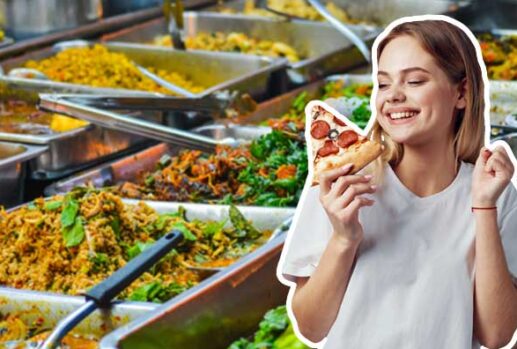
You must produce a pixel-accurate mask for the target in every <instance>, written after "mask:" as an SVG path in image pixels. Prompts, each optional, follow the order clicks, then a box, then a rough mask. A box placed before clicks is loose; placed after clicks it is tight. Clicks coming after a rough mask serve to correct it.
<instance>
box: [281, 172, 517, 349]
mask: <svg viewBox="0 0 517 349" xmlns="http://www.w3.org/2000/svg"><path fill="white" fill-rule="evenodd" d="M473 169H474V166H473V165H472V164H468V163H462V164H461V166H460V169H459V172H458V175H457V176H456V178H455V179H454V181H453V183H451V185H449V187H447V188H446V189H444V190H443V191H441V192H440V193H437V194H434V195H431V196H428V197H424V198H421V197H418V196H416V195H415V194H413V193H412V192H411V191H410V190H408V189H407V188H406V187H405V186H404V185H403V184H402V183H401V182H400V180H399V179H398V177H397V176H396V175H395V173H394V172H393V170H392V169H391V167H389V166H387V167H386V171H385V176H384V183H383V184H382V185H381V186H380V187H379V189H378V190H377V192H376V193H375V194H373V195H372V197H373V199H375V201H376V202H375V204H374V205H373V206H371V207H363V208H361V209H360V214H359V221H360V222H361V224H362V226H363V230H364V239H363V241H362V243H361V245H360V247H359V250H358V258H357V262H356V265H355V269H354V271H353V273H352V276H351V278H350V282H349V284H348V288H347V290H346V293H345V297H344V299H343V302H342V304H341V307H340V309H339V312H338V315H337V318H336V321H335V322H334V324H333V326H332V328H331V329H330V332H329V334H328V336H327V339H326V343H325V345H324V348H329V349H330V348H339V349H348V348H353V349H361V348H386V349H391V348H397V349H403V348H419V349H425V348H432V349H435V348H455V349H456V348H458V349H460V348H479V347H480V346H479V344H478V343H477V341H476V340H475V339H474V338H473V275H474V237H475V232H474V228H475V227H474V225H475V224H474V217H473V214H472V212H471V182H472V171H473ZM318 196H319V187H313V188H310V189H309V192H308V193H307V197H306V198H305V201H304V202H303V203H302V204H303V206H302V207H301V211H300V215H299V218H298V221H297V224H296V226H293V227H292V228H291V231H290V234H292V237H291V235H289V236H290V238H289V239H288V241H289V243H288V244H286V246H285V248H284V251H283V257H282V258H283V259H282V261H283V264H282V265H281V266H279V267H280V270H281V272H282V274H283V275H284V277H286V278H287V279H290V280H294V278H293V276H299V277H307V276H310V275H311V274H312V272H313V271H314V270H315V268H316V266H317V264H318V261H319V259H320V257H321V255H322V253H323V251H324V249H325V248H326V245H327V243H328V241H329V238H330V236H331V233H332V226H331V224H330V222H329V220H328V218H327V215H326V213H325V211H324V209H323V207H322V206H321V204H320V201H319V197H318ZM497 207H498V222H499V228H500V232H501V236H502V241H503V245H504V249H505V254H506V259H507V261H508V265H509V268H510V271H511V272H512V274H513V275H517V191H516V190H515V188H514V187H513V185H512V184H510V185H509V186H508V188H506V190H505V191H504V192H503V194H502V195H501V197H500V199H499V201H498V205H497Z"/></svg>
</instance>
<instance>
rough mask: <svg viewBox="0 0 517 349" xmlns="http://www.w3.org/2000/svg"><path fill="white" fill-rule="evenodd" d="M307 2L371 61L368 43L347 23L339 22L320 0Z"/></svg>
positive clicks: (308, 0)
mask: <svg viewBox="0 0 517 349" xmlns="http://www.w3.org/2000/svg"><path fill="white" fill-rule="evenodd" d="M307 2H308V3H309V4H311V5H312V7H314V8H315V9H316V11H318V12H319V13H320V14H321V15H322V16H323V18H325V19H326V20H327V21H329V22H330V24H332V25H333V26H334V28H336V29H337V30H338V31H339V32H341V33H342V34H343V35H345V36H346V37H347V38H348V39H349V40H350V41H351V42H352V43H353V44H354V45H355V46H356V47H357V48H358V49H359V52H361V54H362V55H363V57H364V59H366V61H367V62H368V63H371V61H372V58H371V53H370V49H369V48H368V45H366V43H365V42H364V41H363V39H361V38H360V37H359V36H358V35H357V34H356V33H354V32H353V31H352V30H351V29H350V28H349V27H348V25H346V24H345V23H343V22H341V21H340V20H339V19H337V18H336V17H334V16H333V15H332V14H331V13H330V12H329V11H328V10H327V8H326V7H325V6H324V5H323V4H322V3H321V1H320V0H307Z"/></svg>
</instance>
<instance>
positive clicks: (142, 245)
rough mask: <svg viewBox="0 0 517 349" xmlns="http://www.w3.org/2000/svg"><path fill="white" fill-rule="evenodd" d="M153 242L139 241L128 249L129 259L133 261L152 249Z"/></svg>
mask: <svg viewBox="0 0 517 349" xmlns="http://www.w3.org/2000/svg"><path fill="white" fill-rule="evenodd" d="M152 245H153V242H141V241H137V242H136V243H135V244H134V245H133V246H131V247H130V248H128V249H127V257H128V258H129V259H133V258H135V257H136V256H138V255H139V254H140V253H142V252H144V251H145V250H146V249H148V248H149V247H151V246H152Z"/></svg>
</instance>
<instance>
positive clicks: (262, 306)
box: [100, 237, 288, 349]
mask: <svg viewBox="0 0 517 349" xmlns="http://www.w3.org/2000/svg"><path fill="white" fill-rule="evenodd" d="M283 242H284V237H279V238H277V239H275V240H274V241H272V242H271V244H270V246H269V248H268V249H265V248H261V249H259V250H257V251H255V252H254V256H251V255H250V256H248V257H245V258H243V259H242V260H241V261H239V262H237V263H236V264H234V265H233V266H232V267H230V268H228V269H227V270H226V271H224V272H221V273H220V275H219V277H218V278H217V279H215V280H213V282H211V283H210V284H209V285H206V286H205V287H203V288H198V289H196V290H194V289H191V290H190V291H187V292H185V293H183V294H181V295H179V296H178V297H175V298H174V299H172V300H170V301H169V302H167V303H165V304H163V305H162V306H160V307H159V308H157V309H156V310H155V311H153V312H152V313H149V314H146V315H144V316H142V317H140V318H139V319H138V320H135V321H133V322H132V323H130V324H128V325H127V326H124V327H122V328H120V329H118V330H115V331H114V332H112V333H110V334H109V335H108V336H106V337H105V338H103V340H102V341H101V343H100V348H102V349H115V348H124V349H132V348H138V349H157V348H171V349H174V348H178V349H179V348H189V349H205V348H210V349H219V348H220V349H223V348H224V349H225V348H227V347H228V346H229V345H230V344H231V343H232V342H233V341H235V340H237V339H239V338H240V337H247V336H249V335H252V334H253V333H254V332H255V331H256V330H257V328H258V327H257V326H258V323H259V322H260V320H261V319H262V318H263V316H264V313H266V311H268V310H269V309H271V308H273V307H276V306H278V305H282V304H285V300H286V298H287V291H288V288H287V287H285V286H283V285H281V284H280V283H279V282H278V280H277V278H276V267H277V264H278V261H279V258H280V253H281V250H282V246H283Z"/></svg>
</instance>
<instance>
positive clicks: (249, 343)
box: [228, 305, 309, 349]
mask: <svg viewBox="0 0 517 349" xmlns="http://www.w3.org/2000/svg"><path fill="white" fill-rule="evenodd" d="M265 348H271V349H308V348H309V347H308V346H306V345H305V344H303V343H302V342H300V340H299V339H298V338H296V335H295V334H294V331H293V327H292V325H291V324H290V322H289V317H288V316H287V309H286V307H285V306H283V305H282V306H279V307H277V308H275V309H272V310H270V311H268V312H267V313H266V315H265V316H264V319H263V320H262V321H261V322H260V324H259V330H258V331H257V332H255V335H254V336H253V339H248V338H241V339H239V340H237V341H235V342H233V343H232V344H231V345H230V346H229V347H228V349H265Z"/></svg>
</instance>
